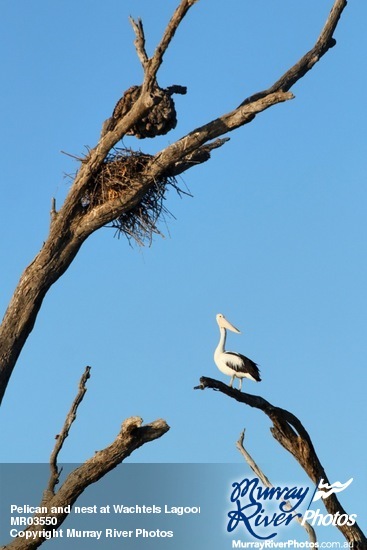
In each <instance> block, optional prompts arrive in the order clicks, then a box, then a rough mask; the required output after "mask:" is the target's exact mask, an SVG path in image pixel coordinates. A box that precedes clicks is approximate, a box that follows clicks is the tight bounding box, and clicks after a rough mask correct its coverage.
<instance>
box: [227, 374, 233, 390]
mask: <svg viewBox="0 0 367 550" xmlns="http://www.w3.org/2000/svg"><path fill="white" fill-rule="evenodd" d="M233 380H234V375H233V376H232V377H231V381H230V382H229V384H228V385H229V387H230V388H231V387H232V384H233Z"/></svg>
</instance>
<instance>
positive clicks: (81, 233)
mask: <svg viewBox="0 0 367 550" xmlns="http://www.w3.org/2000/svg"><path fill="white" fill-rule="evenodd" d="M195 2H196V0H182V1H181V2H180V4H179V6H178V8H177V10H176V11H175V13H174V14H173V16H172V18H171V20H170V22H169V23H168V25H167V28H166V30H165V32H164V33H163V37H162V39H161V41H160V43H159V44H158V46H157V48H156V50H155V52H154V54H153V56H152V57H151V58H148V56H147V54H146V51H145V38H144V31H143V26H142V23H141V22H140V23H139V22H137V23H136V22H134V23H133V28H134V31H135V34H136V48H137V52H138V56H139V59H140V61H141V62H142V64H143V66H144V80H143V83H142V85H141V87H140V88H139V93H137V94H136V99H135V101H134V102H133V103H132V104H131V105H130V106H129V108H128V109H127V110H126V112H124V113H123V115H122V116H121V118H118V119H116V120H115V121H114V124H113V125H112V126H111V127H109V128H108V130H107V131H106V132H102V137H101V139H100V140H99V142H98V143H97V145H96V146H95V147H94V148H92V149H91V150H90V151H89V153H88V155H87V156H86V158H85V159H83V161H82V162H81V166H80V169H79V171H78V173H77V175H76V177H75V180H74V182H73V185H72V186H71V188H70V191H69V194H68V196H67V197H66V199H65V202H64V204H63V206H62V208H61V209H60V211H59V212H57V213H56V212H53V213H52V223H51V227H50V233H49V236H48V238H47V240H46V242H45V243H44V245H43V247H42V249H41V250H40V252H39V254H38V255H37V256H36V257H35V259H34V260H33V261H32V263H31V264H30V265H29V266H28V267H27V268H26V270H25V271H24V273H23V274H22V276H21V278H20V280H19V283H18V286H17V288H16V290H15V291H14V294H13V297H12V300H11V302H10V304H9V306H8V309H7V311H6V312H5V315H4V319H3V322H2V324H1V326H0V342H1V348H0V401H1V400H2V398H3V395H4V393H5V390H6V387H7V384H8V382H9V379H10V376H11V374H12V371H13V368H14V366H15V364H16V361H17V359H18V357H19V354H20V352H21V350H22V348H23V346H24V344H25V342H26V340H27V338H28V335H29V334H30V332H31V331H32V329H33V326H34V323H35V321H36V317H37V314H38V311H39V309H40V307H41V305H42V301H43V298H44V297H45V295H46V293H47V292H48V290H49V289H50V287H51V286H52V285H53V283H54V282H55V281H57V280H58V279H59V278H60V277H61V276H62V275H63V274H64V273H65V271H66V270H67V269H68V267H69V266H70V264H71V263H72V261H73V259H74V258H75V256H76V255H77V253H78V251H79V249H80V247H81V246H82V244H83V242H84V241H85V240H86V239H87V238H88V237H89V236H90V235H91V234H92V233H93V232H94V231H96V230H97V229H99V228H101V227H103V226H104V225H106V224H107V223H110V222H112V221H113V220H116V219H117V218H118V217H119V216H122V215H124V214H126V213H128V212H131V211H133V210H134V209H135V208H136V207H137V206H138V205H139V203H140V201H141V200H142V199H143V197H144V196H145V195H146V194H147V193H149V191H150V190H151V189H152V188H154V187H155V186H156V185H157V182H159V181H161V180H162V178H163V180H164V178H166V177H167V175H169V174H170V175H177V174H180V173H182V172H183V171H184V170H187V169H189V168H191V167H193V166H196V165H197V164H200V163H202V162H205V161H206V160H208V158H209V157H208V155H210V152H211V151H212V150H213V149H214V148H215V147H214V145H213V143H216V144H217V145H218V146H220V145H222V144H223V141H220V140H219V141H216V142H215V141H214V142H213V140H217V139H218V138H221V136H224V135H225V134H227V133H228V132H230V131H234V130H235V129H236V128H239V127H240V126H243V125H244V124H247V123H248V122H251V121H252V120H253V119H254V118H255V116H256V115H257V114H258V113H260V112H262V111H264V110H266V109H268V108H269V107H271V106H273V105H276V104H278V103H281V102H284V101H287V100H289V99H292V98H293V95H292V93H291V92H289V88H290V87H291V86H292V85H293V84H294V83H295V82H297V81H298V80H299V79H300V78H302V77H303V76H304V75H305V74H306V72H307V71H309V70H310V69H311V68H312V67H313V66H314V64H315V63H316V62H317V61H318V60H319V59H320V58H321V57H322V56H323V55H324V54H325V53H326V52H327V51H328V49H329V48H330V47H331V46H332V45H334V43H335V40H334V38H333V32H334V30H335V28H336V25H337V23H338V20H339V18H340V15H341V13H342V11H343V9H344V8H345V6H346V0H335V2H334V6H333V9H332V11H331V13H330V15H329V17H328V19H327V22H326V24H325V26H324V29H323V31H322V33H321V34H320V37H319V39H318V41H317V43H316V45H315V46H314V48H313V49H312V50H310V52H308V53H307V54H306V55H305V56H304V57H302V59H301V60H300V61H299V62H298V63H296V64H295V65H294V66H293V67H292V68H291V69H290V70H289V71H287V72H286V73H285V74H284V75H283V76H282V77H281V78H280V79H279V80H278V81H277V82H276V83H275V84H274V85H273V86H272V87H271V88H269V89H268V90H266V91H265V92H259V93H258V94H254V95H253V96H251V97H250V98H247V99H245V100H244V101H243V102H242V103H241V105H240V106H239V107H237V108H236V109H234V110H232V111H231V112H229V113H227V114H224V115H221V116H219V117H218V118H216V119H215V120H212V121H210V122H208V123H207V124H204V125H203V126H200V127H199V128H196V129H195V130H193V131H192V132H189V133H188V134H187V135H186V136H184V137H183V138H181V139H180V140H178V141H177V142H176V143H173V144H172V145H170V146H168V147H167V148H165V149H163V150H162V151H160V152H158V153H157V154H156V155H155V156H154V157H152V158H151V160H150V161H149V162H148V163H147V164H146V166H145V168H144V170H143V171H142V172H141V173H139V174H136V176H135V177H131V178H130V180H129V182H128V183H129V185H124V186H123V192H121V193H118V194H117V196H107V198H106V199H104V200H101V201H100V202H99V203H98V204H96V205H95V206H94V207H93V208H91V209H86V208H84V207H83V204H84V202H85V197H86V196H88V193H89V192H90V189H92V188H93V186H94V181H95V178H96V175H97V174H99V173H100V172H101V170H103V168H104V164H105V163H106V157H107V156H108V155H109V154H110V151H111V149H112V148H113V147H114V146H115V145H116V144H117V143H118V142H119V140H121V139H122V138H123V137H124V136H125V135H126V134H127V133H129V132H131V131H132V129H133V128H134V127H136V125H137V124H139V122H141V121H142V120H143V119H144V117H146V116H147V114H148V113H151V112H152V111H153V109H155V108H158V110H159V105H160V102H162V98H166V99H167V93H168V95H169V94H170V92H169V88H168V89H167V90H166V91H165V92H164V91H162V90H161V89H160V88H159V87H158V86H157V83H156V76H157V72H158V69H159V67H160V66H161V64H162V61H163V56H164V53H165V52H166V50H167V48H168V47H169V45H170V43H171V41H172V38H173V36H174V35H175V33H176V31H177V29H178V27H179V25H180V23H181V22H182V20H183V18H184V16H185V15H186V14H187V12H188V11H189V9H190V8H191V7H192V6H193V5H194V4H195ZM134 25H135V26H134ZM179 93H182V92H179ZM210 142H213V143H210ZM19 312H21V315H19Z"/></svg>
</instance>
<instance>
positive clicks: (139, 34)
mask: <svg viewBox="0 0 367 550" xmlns="http://www.w3.org/2000/svg"><path fill="white" fill-rule="evenodd" d="M129 19H130V23H131V26H132V28H133V29H134V32H135V36H136V39H135V41H134V45H135V48H136V53H137V54H138V57H139V59H140V62H141V64H142V66H143V69H144V70H145V69H146V66H147V63H148V55H147V52H146V50H145V35H144V28H143V22H142V20H141V19H137V20H136V21H134V19H133V18H132V17H130V18H129Z"/></svg>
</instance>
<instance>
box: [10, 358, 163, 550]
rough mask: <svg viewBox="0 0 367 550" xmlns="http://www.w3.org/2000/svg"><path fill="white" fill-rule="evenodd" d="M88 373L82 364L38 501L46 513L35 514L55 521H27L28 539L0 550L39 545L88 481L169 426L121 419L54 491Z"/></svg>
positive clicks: (32, 548) (29, 548)
mask: <svg viewBox="0 0 367 550" xmlns="http://www.w3.org/2000/svg"><path fill="white" fill-rule="evenodd" d="M89 377H90V367H86V369H85V371H84V374H83V375H82V377H81V379H80V382H79V389H78V393H77V395H76V397H75V399H74V401H73V403H72V405H71V408H70V411H69V413H68V414H67V416H66V420H65V423H64V426H63V428H62V430H61V431H60V433H59V434H58V435H57V436H56V443H55V447H54V449H53V451H52V453H51V457H50V477H49V481H48V484H47V487H46V488H45V490H44V492H43V498H42V502H41V503H40V505H39V507H40V508H42V509H45V510H46V509H47V513H39V514H35V516H37V517H38V518H41V517H43V518H46V517H49V518H50V517H52V518H56V523H55V525H53V526H51V527H47V526H44V527H43V528H42V529H39V530H38V529H35V527H34V525H30V526H29V527H27V528H26V529H24V531H32V534H34V535H35V536H33V537H32V538H30V539H27V538H26V537H25V536H23V537H19V536H17V537H16V538H15V539H14V540H12V541H11V542H10V543H9V544H6V545H5V546H2V547H1V550H35V549H36V548H38V547H39V546H41V544H42V543H43V542H45V541H46V540H48V538H49V537H48V535H51V537H52V536H53V532H54V531H55V530H56V529H58V528H59V527H60V525H62V523H63V522H64V521H65V519H66V518H67V517H68V514H69V512H68V510H69V509H70V507H71V506H72V505H73V504H74V502H75V501H76V500H77V498H78V497H79V496H80V495H81V494H82V493H83V491H85V489H86V488H87V487H89V485H91V484H92V483H96V482H97V481H98V480H99V479H101V478H102V477H103V476H105V475H106V474H107V473H108V472H110V471H111V470H113V469H114V468H116V466H118V465H119V464H121V462H122V461H123V460H125V458H127V457H128V456H130V455H131V453H132V452H133V451H135V450H136V449H138V448H139V447H141V446H142V445H144V444H145V443H149V442H150V441H154V440H155V439H158V438H159V437H162V435H164V434H165V433H166V432H167V431H168V430H169V426H168V425H167V423H166V422H165V421H164V420H162V419H159V420H155V421H154V422H151V423H150V424H146V425H144V426H142V422H143V421H142V419H141V418H139V417H138V416H132V417H131V418H127V419H126V420H125V421H124V422H123V423H122V425H121V429H120V431H119V433H118V434H117V436H116V439H115V440H114V441H113V442H112V443H111V445H109V446H108V447H106V448H105V449H102V450H100V451H96V452H95V454H94V456H92V457H91V458H89V459H88V460H86V462H84V463H83V464H81V465H80V466H78V468H76V469H75V470H73V471H72V472H70V474H69V475H68V476H67V478H66V479H65V481H63V483H62V484H61V486H60V488H59V489H58V490H57V491H56V486H57V485H58V484H59V483H60V476H61V472H62V468H60V467H59V466H58V463H57V459H58V456H59V453H60V451H61V449H62V447H63V444H64V442H65V439H66V438H67V437H68V435H69V430H70V428H71V426H72V424H73V422H74V420H75V419H76V414H77V411H78V407H79V405H80V403H81V402H82V400H83V398H84V395H85V393H86V391H87V388H86V383H87V381H88V378H89ZM52 508H55V509H57V510H58V512H53V511H52ZM46 537H47V538H46Z"/></svg>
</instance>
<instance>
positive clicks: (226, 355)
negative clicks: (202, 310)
mask: <svg viewBox="0 0 367 550" xmlns="http://www.w3.org/2000/svg"><path fill="white" fill-rule="evenodd" d="M216 320H217V323H218V326H219V331H220V339H219V344H218V346H217V348H216V350H215V352H214V362H215V364H216V365H217V367H218V369H219V370H220V371H221V372H223V373H224V374H228V375H229V376H230V377H231V381H230V383H229V387H230V388H231V387H232V384H233V381H234V379H235V378H239V380H240V381H239V388H238V389H239V390H240V391H241V388H242V378H250V380H253V381H254V382H260V381H261V378H260V371H259V369H258V367H257V364H256V363H254V362H253V361H251V359H249V358H248V357H245V356H244V355H242V354H241V353H236V352H234V351H225V349H224V346H225V343H226V335H227V331H226V329H228V330H231V331H232V332H236V333H237V334H239V333H240V331H239V330H238V329H237V328H236V327H234V326H233V325H232V324H231V323H230V322H229V321H227V319H226V318H225V317H224V315H222V314H221V313H218V315H217V316H216Z"/></svg>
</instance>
